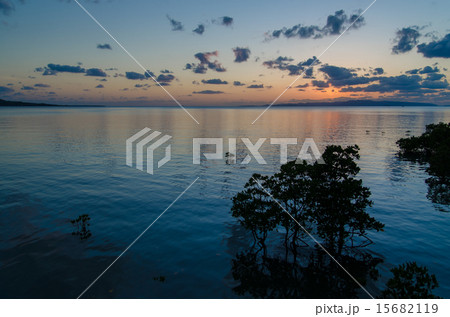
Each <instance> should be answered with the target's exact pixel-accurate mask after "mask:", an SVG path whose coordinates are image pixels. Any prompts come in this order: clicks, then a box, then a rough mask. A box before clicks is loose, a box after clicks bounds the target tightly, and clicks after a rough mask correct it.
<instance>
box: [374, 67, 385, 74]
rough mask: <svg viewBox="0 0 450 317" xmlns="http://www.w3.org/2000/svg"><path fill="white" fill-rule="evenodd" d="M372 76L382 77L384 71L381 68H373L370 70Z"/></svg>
mask: <svg viewBox="0 0 450 317" xmlns="http://www.w3.org/2000/svg"><path fill="white" fill-rule="evenodd" d="M372 74H373V75H383V74H384V69H383V68H381V67H377V68H374V69H373V70H372Z"/></svg>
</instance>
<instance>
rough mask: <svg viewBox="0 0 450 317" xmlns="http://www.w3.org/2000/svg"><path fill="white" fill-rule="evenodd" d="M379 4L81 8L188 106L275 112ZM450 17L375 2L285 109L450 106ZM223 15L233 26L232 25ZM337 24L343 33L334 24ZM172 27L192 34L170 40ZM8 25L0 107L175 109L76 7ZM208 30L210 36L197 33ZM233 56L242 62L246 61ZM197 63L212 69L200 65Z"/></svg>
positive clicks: (0, 26) (46, 6)
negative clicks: (345, 102) (258, 107)
mask: <svg viewBox="0 0 450 317" xmlns="http://www.w3.org/2000/svg"><path fill="white" fill-rule="evenodd" d="M371 2H372V1H320V2H312V1H142V0H133V1H120V0H110V1H102V0H99V1H80V3H81V4H82V5H84V6H85V7H86V9H87V10H89V12H90V13H91V14H92V15H93V16H95V17H96V18H97V19H98V20H99V21H100V23H101V24H102V25H103V26H104V27H105V28H106V29H108V30H109V31H110V33H111V34H112V35H113V36H114V37H115V38H116V39H117V40H118V41H119V42H120V43H121V44H122V45H123V46H124V47H125V48H126V49H127V50H128V51H129V52H130V53H131V54H133V55H134V56H135V57H136V59H137V60H138V61H139V62H140V63H141V64H142V65H144V66H145V68H146V69H148V70H150V71H151V72H152V73H153V74H154V75H155V77H156V78H160V79H161V82H162V84H164V85H166V86H164V88H165V89H167V90H168V91H169V92H170V93H171V94H172V95H173V96H174V97H175V98H176V99H178V100H179V101H180V102H181V103H182V104H185V105H210V106H214V105H240V104H267V103H270V102H272V101H273V100H274V99H275V98H276V97H277V96H278V95H279V94H280V93H281V92H282V91H283V90H284V89H285V88H286V87H288V86H289V85H290V84H291V83H292V82H293V81H294V80H295V79H296V78H297V77H298V76H299V75H300V74H301V73H302V72H304V71H305V72H306V74H308V72H307V71H306V70H307V68H309V65H308V63H307V61H308V60H310V61H312V60H313V59H312V58H313V57H314V56H318V55H319V54H321V53H322V52H323V51H324V50H325V49H326V48H327V47H328V46H329V45H330V44H331V43H332V42H333V41H334V40H335V39H336V38H337V37H338V36H339V34H340V33H341V32H342V31H343V30H344V29H345V27H346V26H348V25H349V24H350V22H351V21H352V20H351V17H352V15H354V14H356V15H359V13H360V12H361V11H362V10H364V9H366V8H367V7H368V6H369V5H370V4H371ZM338 12H339V13H338ZM448 12H450V3H449V2H448V1H418V2H411V1H383V0H378V1H376V3H374V4H373V6H372V7H371V8H370V9H369V10H367V12H366V13H365V14H364V15H363V17H362V18H363V20H358V21H357V23H355V25H354V26H355V27H352V28H351V29H349V30H348V32H346V33H345V34H344V35H343V36H342V37H341V38H339V40H337V41H336V43H335V44H333V45H332V46H331V47H330V48H329V49H328V50H327V51H326V52H325V53H324V54H323V55H322V56H321V57H320V58H319V61H317V62H316V63H315V64H314V66H313V67H311V68H312V74H310V75H309V76H305V74H303V75H302V76H301V78H299V79H298V81H297V82H296V83H295V84H294V85H293V87H292V88H291V89H289V90H288V91H287V92H286V93H285V94H284V95H283V96H282V97H281V98H280V101H279V102H283V103H284V102H301V101H309V100H335V99H385V100H403V101H424V102H435V103H439V104H450V90H449V86H448V82H447V77H448V76H449V75H450V73H449V71H448V69H449V68H450V63H449V57H450V35H449V36H448V37H446V35H447V34H449V33H450V17H449V15H448ZM330 16H331V17H332V19H331V20H330ZM224 17H228V18H232V20H229V22H228V23H225V24H224V23H223V22H224ZM333 17H334V18H335V19H337V20H338V22H337V23H338V24H337V27H338V28H337V29H331V28H330V27H329V26H330V25H329V24H327V21H334V20H333ZM170 19H172V20H173V21H174V23H181V25H182V28H183V29H182V30H173V25H171V21H170ZM339 19H340V20H339ZM0 21H1V23H0V38H1V42H2V50H1V53H0V54H1V55H0V56H1V59H0V70H1V72H0V98H2V99H7V100H23V101H40V102H50V103H63V104H110V105H127V104H129V105H173V104H174V103H173V101H171V99H170V97H168V96H167V94H166V93H165V92H164V91H163V89H162V88H161V87H158V85H156V84H155V83H154V82H153V81H152V80H151V79H148V78H145V76H144V77H143V78H141V79H136V76H132V75H130V74H131V73H132V72H136V73H139V74H141V75H143V73H144V71H143V70H142V69H141V68H140V67H139V66H138V65H136V63H135V62H134V61H133V60H132V59H131V58H130V57H129V56H127V55H126V54H125V53H124V52H123V51H122V50H121V48H120V47H119V46H118V45H117V44H116V43H114V41H113V40H112V39H111V38H109V37H108V35H107V34H106V33H105V32H104V31H103V30H102V29H101V28H100V27H99V26H97V25H96V24H95V23H94V22H93V21H92V20H91V19H90V18H89V16H88V15H87V14H86V13H85V12H83V11H82V10H81V9H80V7H79V6H78V5H77V4H76V3H75V2H74V1H58V0H41V1H32V0H25V1H16V0H0ZM230 21H232V22H230ZM199 24H202V25H203V26H204V32H203V34H201V35H200V34H197V33H195V32H193V30H194V29H196V28H197V27H198V25H199ZM175 25H178V26H179V25H180V24H175ZM300 25H301V26H302V27H308V28H309V29H315V33H314V34H313V35H311V36H309V35H308V36H300V35H299V33H296V32H297V31H298V28H295V27H294V26H300ZM333 25H334V24H333ZM277 30H279V33H278V36H274V35H277V33H276V32H275V33H274V31H277ZM99 44H100V45H104V44H109V45H110V47H111V49H100V48H97V46H98V45H99ZM395 47H396V48H397V49H394V48H395ZM236 48H238V50H237V51H239V52H241V53H243V54H244V55H241V59H243V60H241V61H239V62H237V58H236V55H235V52H234V51H233V49H236ZM393 49H394V52H393ZM245 52H247V53H245ZM198 53H201V54H203V55H202V56H207V57H208V62H209V63H212V64H211V65H209V64H207V63H202V62H201V60H200V59H199V58H196V57H194V56H195V55H196V54H198ZM205 53H214V54H206V55H205ZM242 56H243V57H242ZM277 61H278V62H277ZM265 62H266V63H265ZM274 62H275V63H274ZM299 63H303V64H299ZM187 64H189V65H190V66H189V67H190V69H186V68H189V67H187ZM213 64H214V65H216V66H214V65H213ZM217 65H220V67H218V66H217ZM301 65H303V66H301ZM63 66H72V67H79V69H80V70H79V71H78V70H77V69H76V68H64V67H63ZM199 66H200V67H199ZM427 66H429V67H428V68H427ZM203 68H206V70H205V69H203ZM93 69H94V70H93ZM375 69H378V70H377V71H376V70H375ZM380 69H382V72H381V70H380ZM67 70H69V71H67ZM88 70H90V71H88ZM164 70H169V71H170V73H165V72H161V71H164ZM194 70H195V71H197V72H194ZM74 71H75V72H74ZM44 73H45V74H50V75H43V74H44ZM127 73H128V74H129V75H127ZM89 75H94V76H89ZM305 77H306V78H305ZM235 82H239V83H240V84H239V83H238V84H235ZM253 87H254V88H253Z"/></svg>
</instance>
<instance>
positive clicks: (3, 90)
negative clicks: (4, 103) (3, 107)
mask: <svg viewBox="0 0 450 317" xmlns="http://www.w3.org/2000/svg"><path fill="white" fill-rule="evenodd" d="M14 91H15V90H14V89H12V88H9V87H5V86H0V95H9V94H12V93H13V92H14Z"/></svg>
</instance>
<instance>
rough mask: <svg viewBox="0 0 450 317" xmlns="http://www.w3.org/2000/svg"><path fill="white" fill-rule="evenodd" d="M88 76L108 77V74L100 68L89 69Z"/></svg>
mask: <svg viewBox="0 0 450 317" xmlns="http://www.w3.org/2000/svg"><path fill="white" fill-rule="evenodd" d="M86 76H93V77H106V76H108V75H106V73H105V72H104V71H103V70H102V69H100V68H89V69H88V70H86Z"/></svg>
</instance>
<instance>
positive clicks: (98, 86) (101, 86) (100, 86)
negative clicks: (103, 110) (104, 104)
mask: <svg viewBox="0 0 450 317" xmlns="http://www.w3.org/2000/svg"><path fill="white" fill-rule="evenodd" d="M95 88H105V86H103V85H102V84H100V85H97V86H95Z"/></svg>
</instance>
